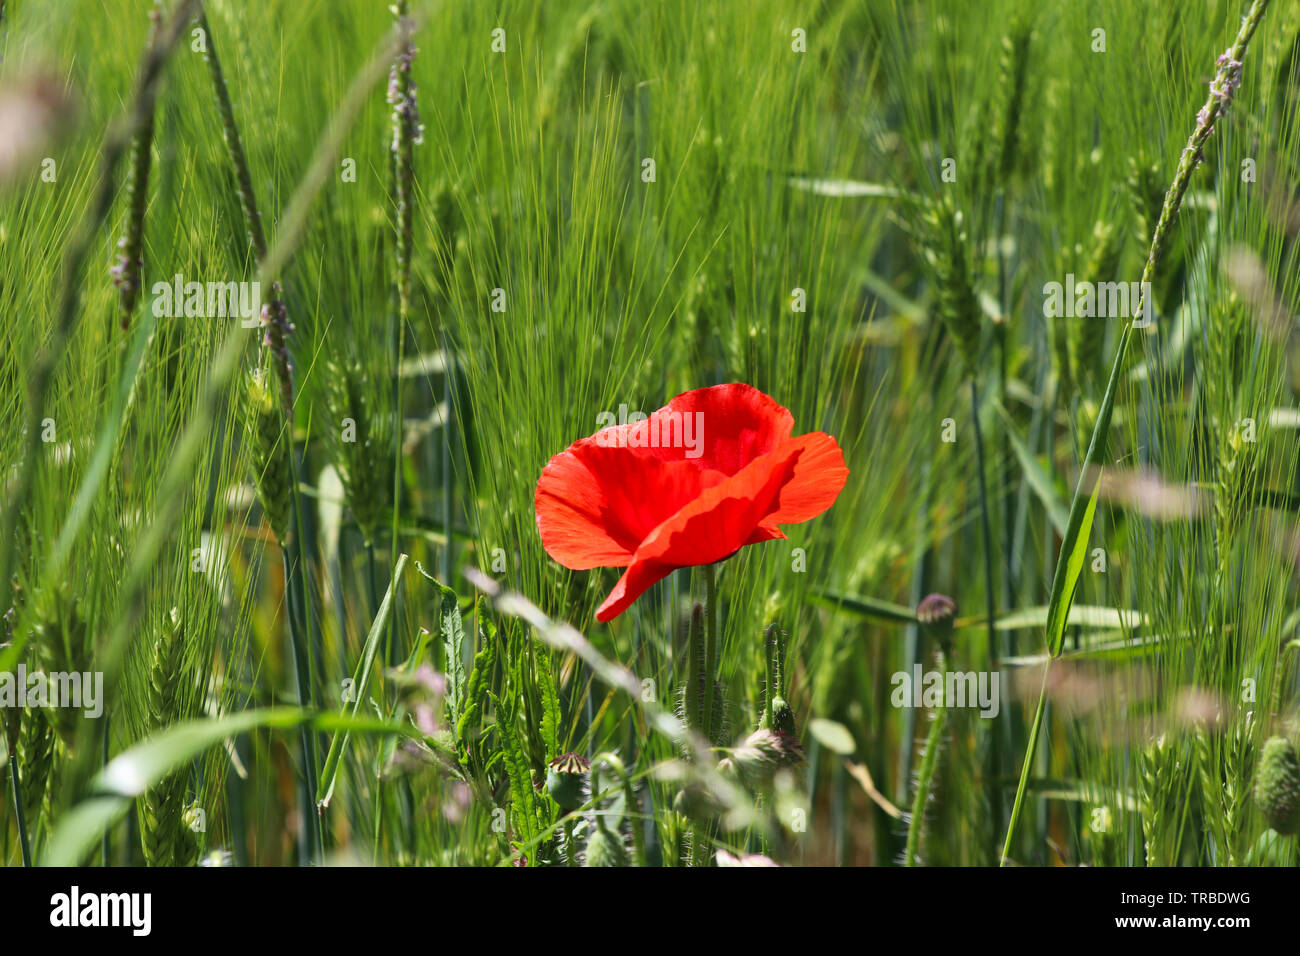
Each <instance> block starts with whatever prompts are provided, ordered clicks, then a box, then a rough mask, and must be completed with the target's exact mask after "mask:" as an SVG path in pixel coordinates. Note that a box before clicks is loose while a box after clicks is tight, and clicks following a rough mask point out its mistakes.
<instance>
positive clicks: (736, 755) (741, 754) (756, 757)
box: [731, 730, 804, 788]
mask: <svg viewBox="0 0 1300 956" xmlns="http://www.w3.org/2000/svg"><path fill="white" fill-rule="evenodd" d="M803 759H804V752H803V748H802V747H801V746H799V741H797V740H795V739H794V737H792V736H790V735H789V734H784V733H780V732H779V731H775V730H756V731H754V732H753V733H752V734H750V735H749V736H748V737H746V738H745V742H744V743H742V744H741V745H740V746H739V747H737V748H735V749H734V750H733V751H732V752H731V760H732V761H733V762H734V764H735V766H736V770H737V771H738V772H739V774H740V777H741V779H742V780H744V781H745V783H747V784H748V785H749V786H751V787H755V788H762V787H766V786H767V785H768V784H770V783H771V782H772V778H773V777H774V776H776V772H777V771H778V770H780V769H782V768H783V767H794V766H797V765H798V764H800V763H802V762H803Z"/></svg>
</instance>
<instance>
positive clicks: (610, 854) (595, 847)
mask: <svg viewBox="0 0 1300 956" xmlns="http://www.w3.org/2000/svg"><path fill="white" fill-rule="evenodd" d="M582 865H583V866H627V865H628V852H627V845H626V844H625V843H624V842H623V839H622V837H620V836H619V835H618V834H617V833H615V832H613V831H612V830H610V829H609V828H608V827H606V826H605V822H604V820H602V819H600V818H599V817H597V818H596V825H595V828H594V829H593V830H592V831H591V836H589V837H587V854H586V856H585V857H584V858H583V861H582Z"/></svg>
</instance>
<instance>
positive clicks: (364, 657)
mask: <svg viewBox="0 0 1300 956" xmlns="http://www.w3.org/2000/svg"><path fill="white" fill-rule="evenodd" d="M406 562H407V555H405V554H402V555H399V556H398V558H397V564H396V565H395V566H394V567H393V577H392V580H390V581H389V582H388V590H387V591H385V592H384V599H383V600H382V601H381V602H380V603H379V610H378V611H377V612H376V613H375V619H374V621H372V622H371V624H370V633H369V634H367V635H366V643H365V646H364V647H363V648H362V650H361V660H360V661H358V662H357V668H356V671H355V672H354V673H353V676H352V694H353V697H352V700H351V701H349V704H348V707H347V708H346V710H345V713H348V714H350V716H352V717H355V716H356V715H357V711H358V709H359V708H360V707H361V701H362V700H363V699H364V698H365V696H366V688H367V686H368V685H369V683H370V671H371V669H372V668H373V667H374V664H375V655H376V654H377V653H378V652H379V642H380V641H381V640H382V639H383V636H384V628H385V627H387V626H388V615H389V614H390V613H391V611H392V607H393V594H394V593H395V592H396V590H397V585H398V584H399V583H400V582H401V579H402V572H403V571H404V570H405V569H406ZM350 736H351V735H350V733H349V732H348V731H347V730H341V731H340V732H338V733H336V734H335V735H334V739H333V740H332V741H331V742H330V750H329V754H328V755H327V756H326V757H325V766H324V767H323V768H322V769H321V775H320V783H319V785H318V786H317V788H316V806H317V807H320V808H324V807H327V806H329V802H330V798H331V797H332V796H333V795H334V784H335V781H336V779H337V777H338V772H339V765H340V763H341V762H342V757H343V751H344V750H345V749H346V747H347V744H348V740H349V738H350Z"/></svg>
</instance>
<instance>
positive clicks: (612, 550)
mask: <svg viewBox="0 0 1300 956" xmlns="http://www.w3.org/2000/svg"><path fill="white" fill-rule="evenodd" d="M722 480H723V476H722V475H721V474H719V473H717V472H706V471H702V470H700V469H699V468H697V467H696V466H695V465H694V464H692V463H689V462H685V461H676V462H674V461H662V460H660V459H658V458H653V457H651V458H647V457H643V456H641V455H637V454H635V453H634V452H633V451H632V450H630V449H623V448H605V447H601V446H600V445H598V444H596V442H595V440H594V439H591V438H584V439H583V440H581V441H578V442H575V443H574V444H573V445H571V446H570V447H569V448H568V450H566V451H563V452H561V453H560V454H558V455H556V456H555V457H554V458H552V459H551V460H550V462H549V463H548V464H547V466H546V467H545V468H544V469H542V476H541V478H540V479H538V482H537V491H536V494H535V495H534V499H533V501H534V505H535V507H536V510H537V530H538V532H539V533H540V534H541V538H542V546H543V547H544V548H545V549H546V551H547V553H548V554H550V556H551V557H553V558H554V559H555V560H556V561H558V562H560V564H562V565H564V566H565V567H567V568H572V569H574V570H584V569H587V568H597V567H624V566H626V565H627V564H629V563H630V562H631V561H632V556H633V553H634V552H635V551H636V549H637V547H638V546H639V545H640V544H641V542H642V541H643V540H644V539H645V537H646V536H647V535H648V534H650V532H651V531H653V530H654V529H655V528H656V527H657V526H658V525H659V524H661V523H662V522H663V521H665V520H666V519H667V518H669V517H671V516H672V515H674V514H676V513H677V512H678V511H679V510H681V508H682V507H683V506H684V505H686V504H687V503H688V502H690V501H693V500H695V499H697V498H698V497H699V496H700V493H701V492H702V491H703V490H704V489H705V488H708V487H710V486H712V485H716V484H717V483H718V482H720V481H722Z"/></svg>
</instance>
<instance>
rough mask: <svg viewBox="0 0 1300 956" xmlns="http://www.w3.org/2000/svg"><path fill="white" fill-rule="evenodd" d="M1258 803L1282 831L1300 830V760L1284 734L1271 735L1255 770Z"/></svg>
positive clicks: (1256, 800)
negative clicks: (1278, 735) (1280, 735)
mask: <svg viewBox="0 0 1300 956" xmlns="http://www.w3.org/2000/svg"><path fill="white" fill-rule="evenodd" d="M1255 803H1256V804H1257V805H1258V806H1259V809H1260V812H1261V813H1263V814H1264V819H1265V820H1267V821H1268V825H1269V826H1270V827H1272V828H1273V829H1274V830H1276V831H1277V832H1278V833H1284V834H1290V833H1300V760H1297V759H1296V752H1295V748H1294V747H1292V746H1291V742H1290V741H1288V740H1286V739H1285V738H1283V737H1270V738H1269V739H1268V741H1267V742H1266V743H1265V744H1264V750H1263V752H1262V753H1261V754H1260V757H1259V769H1258V770H1257V771H1256V772H1255Z"/></svg>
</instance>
